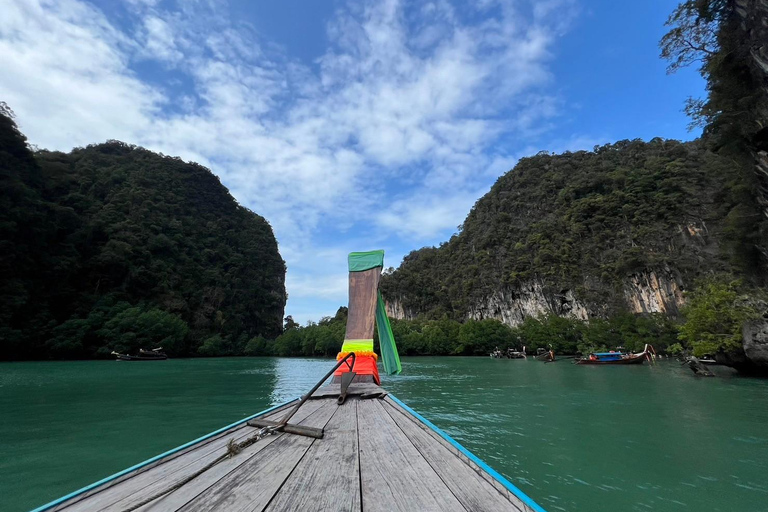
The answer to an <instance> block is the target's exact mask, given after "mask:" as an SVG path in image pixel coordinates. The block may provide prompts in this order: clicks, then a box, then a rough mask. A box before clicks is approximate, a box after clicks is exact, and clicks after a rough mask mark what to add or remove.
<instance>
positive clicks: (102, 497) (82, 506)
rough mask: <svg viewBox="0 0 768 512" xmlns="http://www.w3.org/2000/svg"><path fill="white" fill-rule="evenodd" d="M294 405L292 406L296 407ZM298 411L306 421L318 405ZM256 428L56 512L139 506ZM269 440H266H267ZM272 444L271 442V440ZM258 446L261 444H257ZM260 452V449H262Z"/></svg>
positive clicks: (229, 434)
mask: <svg viewBox="0 0 768 512" xmlns="http://www.w3.org/2000/svg"><path fill="white" fill-rule="evenodd" d="M293 405H294V404H291V406H293ZM307 405H309V404H305V406H304V407H302V408H301V409H299V412H298V413H297V416H298V415H299V414H301V417H302V418H306V417H307V416H308V415H310V414H311V413H312V412H313V411H315V410H317V409H318V408H319V404H318V405H315V404H313V405H312V407H308V408H306V409H305V407H306V406H307ZM286 410H287V407H281V408H280V409H276V410H275V411H272V412H271V413H270V414H268V415H265V416H264V417H265V418H270V419H277V418H279V417H281V416H283V415H284V414H285V412H286ZM256 431H257V429H255V428H253V427H248V426H246V424H245V423H243V424H241V425H238V426H236V427H233V428H232V429H230V430H228V431H226V432H223V433H221V434H220V435H218V436H216V437H215V438H212V439H211V440H207V442H204V443H200V444H197V445H194V446H191V447H190V448H188V449H186V450H184V451H183V452H181V453H180V454H179V455H176V454H174V455H176V456H172V457H168V458H166V459H161V461H158V463H157V464H155V465H153V466H152V467H150V468H149V469H146V470H143V471H141V470H137V471H136V472H133V473H129V474H128V475H126V478H125V479H122V480H120V481H119V482H117V483H114V484H112V485H104V486H101V487H99V488H97V489H94V491H92V492H91V493H89V494H88V495H87V496H84V497H83V498H81V499H79V500H72V501H70V502H69V503H66V504H62V506H61V507H60V508H57V509H56V510H62V509H63V510H67V511H95V510H100V511H101V510H104V511H114V510H124V509H125V508H128V507H129V506H131V505H133V504H135V503H139V502H140V501H142V500H143V499H144V498H145V497H148V496H151V495H152V494H154V493H156V492H158V491H159V490H162V489H164V488H167V487H170V486H172V485H174V483H176V482H179V481H181V480H182V479H184V478H186V477H187V476H188V475H190V474H192V473H194V472H195V471H197V470H199V469H200V468H202V467H204V466H205V465H206V464H208V463H209V462H210V461H212V460H214V459H215V458H216V457H218V456H219V455H221V454H222V453H224V451H225V450H226V447H227V444H228V443H229V441H230V439H234V440H235V441H236V442H240V441H242V440H244V439H246V438H247V437H249V436H250V435H253V434H254V433H255V432H256ZM265 440H266V439H265ZM270 442H271V441H270ZM257 444H258V443H257ZM259 449H260V448H259ZM142 469H143V468H142Z"/></svg>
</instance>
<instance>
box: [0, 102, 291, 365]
mask: <svg viewBox="0 0 768 512" xmlns="http://www.w3.org/2000/svg"><path fill="white" fill-rule="evenodd" d="M0 180H1V181H2V188H3V193H2V195H1V196H0V247H1V249H2V250H0V289H1V290H2V292H0V358H4V359H30V358H87V357H95V356H99V355H105V354H108V353H109V352H111V351H112V350H118V351H134V350H137V349H138V348H139V347H140V346H142V347H148V346H151V345H162V346H163V347H164V348H165V349H166V350H167V351H168V352H169V353H170V354H172V355H194V354H203V355H224V354H240V353H242V351H243V350H244V347H245V345H246V344H247V342H248V340H249V339H251V338H253V337H254V336H265V337H271V338H272V337H275V336H277V335H278V334H279V333H280V332H281V330H282V325H281V323H282V316H283V310H284V306H285V299H286V294H285V286H284V280H285V264H284V262H283V260H282V258H281V257H280V255H279V253H278V250H277V242H276V240H275V237H274V235H273V233H272V229H271V227H270V226H269V224H268V223H267V221H266V220H265V219H263V218H262V217H260V216H259V215H257V214H255V213H253V212H251V211H249V210H248V209H247V208H245V207H243V206H241V205H239V204H237V202H236V201H235V200H234V199H233V198H232V196H231V195H229V192H228V191H227V189H226V188H225V187H224V186H223V185H222V184H221V183H220V181H219V180H218V178H217V177H216V176H214V175H213V174H212V173H211V172H210V171H209V170H208V169H206V168H204V167H202V166H200V165H197V164H193V163H185V162H183V161H182V160H180V159H178V158H171V157H167V156H163V155H158V154H156V153H152V152H150V151H147V150H145V149H143V148H139V147H135V146H131V145H128V144H124V143H122V142H118V141H108V142H106V143H104V144H98V145H92V146H88V147H86V148H77V149H74V150H73V151H72V152H70V153H66V154H65V153H59V152H50V151H37V152H35V153H32V152H31V151H30V150H29V149H28V147H27V144H26V139H25V137H24V136H23V135H22V134H21V133H20V132H19V130H18V128H17V127H16V124H15V123H14V121H13V119H12V113H11V111H10V109H9V108H8V107H7V106H5V105H2V108H0Z"/></svg>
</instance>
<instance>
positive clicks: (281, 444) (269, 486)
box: [178, 400, 338, 512]
mask: <svg viewBox="0 0 768 512" xmlns="http://www.w3.org/2000/svg"><path fill="white" fill-rule="evenodd" d="M318 403H319V404H320V405H321V407H320V408H319V409H318V410H317V411H316V412H315V413H314V414H312V415H311V416H310V417H309V418H307V421H306V422H305V423H304V424H305V425H308V426H310V427H320V428H322V427H325V425H326V423H328V421H329V420H330V419H331V417H332V416H333V414H334V413H335V412H336V411H337V410H338V406H337V405H336V403H335V402H334V401H332V400H325V401H322V402H318ZM316 442H322V440H318V439H312V438H310V437H303V436H293V435H289V434H281V435H280V436H278V437H277V438H276V439H275V440H274V441H273V442H272V443H270V444H269V445H267V446H266V447H264V448H263V449H262V450H261V451H260V452H259V453H258V455H256V456H254V457H251V458H250V459H248V461H246V462H245V463H244V464H241V465H240V466H238V467H237V468H236V469H235V470H233V471H231V472H230V473H228V474H227V475H226V477H225V478H221V479H220V480H219V481H218V482H216V483H215V484H213V485H212V486H210V487H209V488H208V489H206V490H205V491H203V492H202V493H201V494H199V495H198V496H196V497H195V498H194V499H193V500H191V501H190V502H188V503H187V504H186V505H184V506H183V507H181V508H180V509H178V510H214V509H215V510H226V511H231V512H240V511H253V510H263V509H264V507H266V506H267V504H268V503H269V502H270V500H271V499H272V497H273V496H274V495H275V494H276V493H277V492H278V490H280V487H281V486H282V485H283V482H285V480H286V479H287V478H288V476H289V475H290V474H291V472H292V471H293V470H294V468H295V467H296V465H297V464H298V463H299V462H300V461H301V459H302V458H303V457H304V454H305V453H306V452H307V450H308V449H309V447H310V446H312V444H313V443H316Z"/></svg>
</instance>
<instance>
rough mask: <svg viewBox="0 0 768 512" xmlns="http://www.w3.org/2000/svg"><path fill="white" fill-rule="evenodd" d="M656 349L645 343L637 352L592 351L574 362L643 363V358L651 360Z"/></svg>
mask: <svg viewBox="0 0 768 512" xmlns="http://www.w3.org/2000/svg"><path fill="white" fill-rule="evenodd" d="M655 355H656V351H655V350H654V349H653V347H652V346H651V345H648V344H647V343H646V345H645V348H644V349H643V351H642V352H639V353H637V354H633V353H631V352H630V353H624V352H593V353H591V354H589V355H588V356H586V357H582V358H581V359H576V360H575V361H574V362H575V363H576V364H643V362H644V361H645V360H648V361H651V362H652V361H653V358H654V356H655Z"/></svg>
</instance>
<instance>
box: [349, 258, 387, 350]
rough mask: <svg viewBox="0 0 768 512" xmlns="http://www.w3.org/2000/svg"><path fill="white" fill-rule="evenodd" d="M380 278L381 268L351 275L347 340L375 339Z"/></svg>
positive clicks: (351, 273)
mask: <svg viewBox="0 0 768 512" xmlns="http://www.w3.org/2000/svg"><path fill="white" fill-rule="evenodd" d="M380 277H381V267H376V268H372V269H368V270H365V271H363V272H350V273H349V317H348V318H347V331H346V334H345V336H344V339H345V340H369V339H373V325H374V323H375V322H376V299H377V295H376V291H377V290H378V289H379V278H380Z"/></svg>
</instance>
